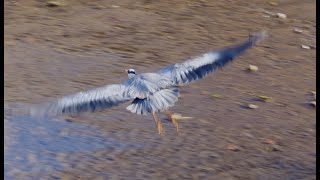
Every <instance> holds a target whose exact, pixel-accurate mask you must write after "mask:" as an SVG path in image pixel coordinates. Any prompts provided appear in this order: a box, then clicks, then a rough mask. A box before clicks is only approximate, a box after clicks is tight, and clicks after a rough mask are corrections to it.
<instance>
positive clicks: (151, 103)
mask: <svg viewBox="0 0 320 180" xmlns="http://www.w3.org/2000/svg"><path fill="white" fill-rule="evenodd" d="M265 37H266V32H265V31H262V32H259V33H256V34H254V35H252V36H250V37H249V38H248V39H247V40H246V41H244V42H242V43H240V44H238V45H235V46H232V47H228V48H224V49H222V50H219V51H211V52H208V53H205V54H203V55H201V56H198V57H195V58H191V59H189V60H186V61H185V62H182V63H177V64H174V65H171V66H168V67H166V68H164V69H162V70H160V71H157V72H153V73H142V74H137V73H136V71H135V70H134V69H128V70H126V72H127V73H128V80H126V81H124V82H123V83H121V84H112V85H106V86H104V87H100V88H96V89H92V90H88V91H84V92H79V93H76V94H73V95H69V96H65V97H61V98H58V99H57V100H55V101H53V102H49V103H46V104H44V105H41V106H39V107H37V108H32V110H31V114H33V115H36V116H43V115H45V116H57V115H63V114H66V115H77V114H79V113H80V112H93V111H96V110H101V109H105V108H111V107H113V106H117V105H119V104H121V103H124V102H128V101H131V103H130V105H129V106H128V107H127V110H129V111H130V112H131V113H136V114H139V115H146V114H152V116H153V119H154V121H155V124H156V128H157V130H158V132H159V134H160V135H163V134H164V127H163V125H162V123H161V121H160V119H159V118H158V117H157V115H156V113H158V112H163V113H165V114H166V115H167V116H168V118H169V120H170V121H171V122H172V123H173V125H174V126H175V127H176V129H177V131H178V130H179V129H178V123H177V117H176V116H174V114H173V113H172V112H170V111H169V110H168V109H169V108H170V107H173V106H174V105H175V103H176V102H177V101H178V98H179V86H181V85H185V84H188V83H191V82H194V81H196V80H199V79H202V78H204V77H206V76H207V75H208V74H209V73H212V72H214V71H215V70H217V69H219V68H222V67H223V66H225V65H226V64H228V63H230V62H232V61H233V60H234V59H235V58H236V57H238V56H239V55H241V54H243V53H244V52H245V51H246V50H248V49H249V48H251V47H253V46H254V45H255V44H257V43H258V42H260V41H261V40H263V39H264V38H265Z"/></svg>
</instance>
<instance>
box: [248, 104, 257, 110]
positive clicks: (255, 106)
mask: <svg viewBox="0 0 320 180" xmlns="http://www.w3.org/2000/svg"><path fill="white" fill-rule="evenodd" d="M258 107H259V106H258V105H254V104H248V108H250V109H257V108H258Z"/></svg>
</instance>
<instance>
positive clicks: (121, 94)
mask: <svg viewBox="0 0 320 180" xmlns="http://www.w3.org/2000/svg"><path fill="white" fill-rule="evenodd" d="M126 90H127V87H126V86H125V85H122V84H113V85H107V86H104V87H100V88H96V89H93V90H89V91H85V92H79V93H77V94H73V95H69V96H65V97H62V98H60V99H57V100H56V101H53V102H49V103H45V104H42V105H40V106H36V107H32V108H31V114H32V115H33V116H38V117H39V116H40V117H42V116H57V115H62V114H68V115H76V114H78V113H80V112H88V111H89V112H93V111H96V110H100V109H105V108H111V107H113V106H117V105H119V104H120V103H124V102H126V101H129V100H132V99H134V98H132V97H130V96H129V95H128V94H127V93H125V91H126Z"/></svg>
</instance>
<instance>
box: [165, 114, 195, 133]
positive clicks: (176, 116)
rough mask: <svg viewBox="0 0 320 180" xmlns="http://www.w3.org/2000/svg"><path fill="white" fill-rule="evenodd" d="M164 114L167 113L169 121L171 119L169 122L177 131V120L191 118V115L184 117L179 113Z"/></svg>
mask: <svg viewBox="0 0 320 180" xmlns="http://www.w3.org/2000/svg"><path fill="white" fill-rule="evenodd" d="M165 114H166V115H167V117H168V119H169V121H171V123H172V124H173V125H174V126H175V127H176V130H177V133H179V124H178V120H181V119H191V118H192V117H184V116H182V115H181V114H177V113H172V112H169V111H167V112H165Z"/></svg>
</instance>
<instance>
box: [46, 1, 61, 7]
mask: <svg viewBox="0 0 320 180" xmlns="http://www.w3.org/2000/svg"><path fill="white" fill-rule="evenodd" d="M63 5H64V4H63V3H62V2H59V1H48V2H47V6H49V7H56V6H63Z"/></svg>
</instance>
